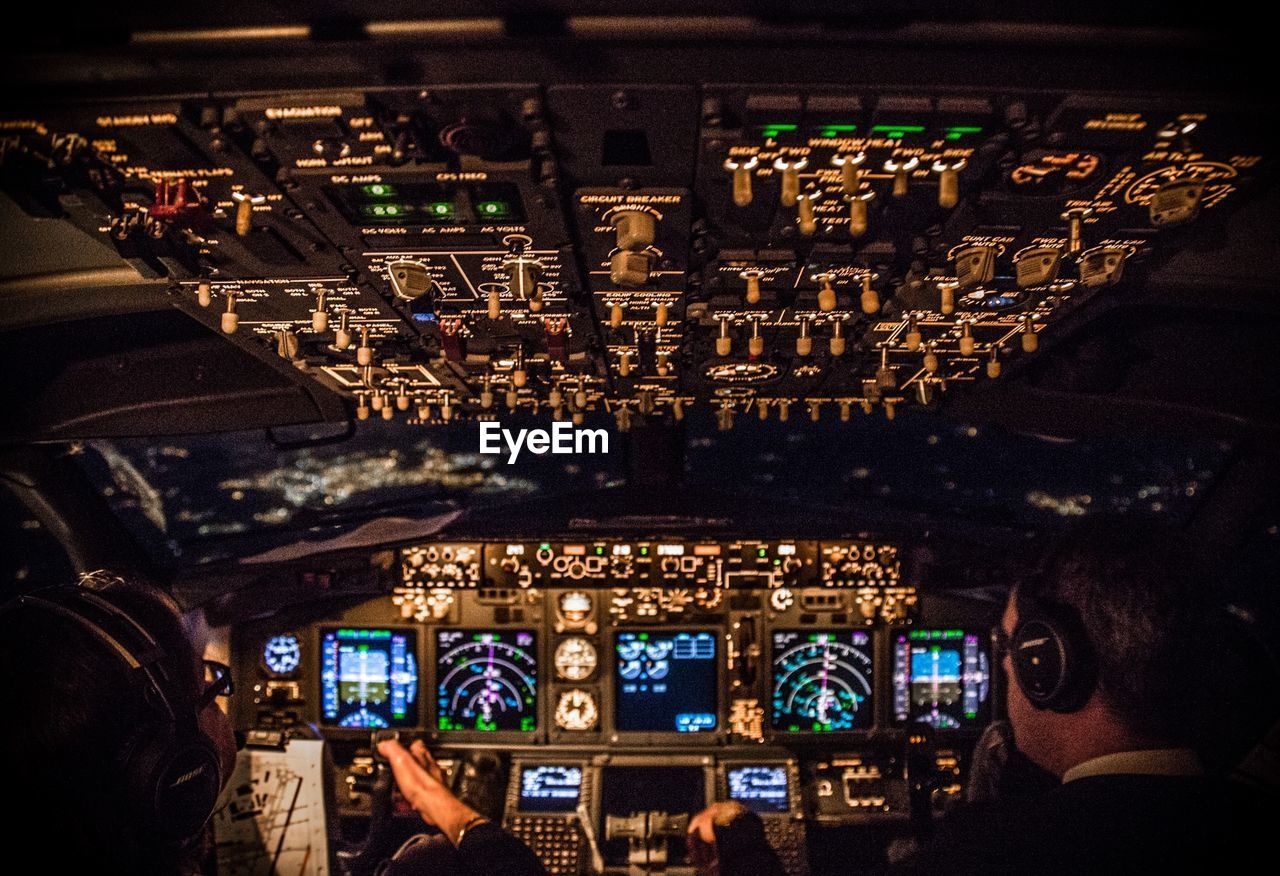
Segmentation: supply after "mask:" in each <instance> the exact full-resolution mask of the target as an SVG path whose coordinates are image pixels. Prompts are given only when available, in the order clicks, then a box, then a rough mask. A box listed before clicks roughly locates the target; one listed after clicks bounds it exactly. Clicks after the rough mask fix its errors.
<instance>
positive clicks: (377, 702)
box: [320, 627, 418, 727]
mask: <svg viewBox="0 0 1280 876" xmlns="http://www.w3.org/2000/svg"><path fill="white" fill-rule="evenodd" d="M415 645H416V639H415V637H414V634H413V632H412V631H409V630H379V629H362V628H354V627H342V628H339V629H323V630H321V631H320V703H321V719H322V720H321V723H324V724H328V725H331V726H337V727H407V726H412V725H414V724H417V723H418V715H417V708H416V707H417V702H418V664H417V660H416V659H415V657H414V649H415Z"/></svg>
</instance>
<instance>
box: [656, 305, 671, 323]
mask: <svg viewBox="0 0 1280 876" xmlns="http://www.w3.org/2000/svg"><path fill="white" fill-rule="evenodd" d="M670 315H671V308H669V307H668V306H667V302H665V301H662V302H659V303H658V306H657V307H655V308H654V311H653V321H654V322H655V323H657V324H658V325H660V326H663V325H666V324H667V321H668V320H669V319H670Z"/></svg>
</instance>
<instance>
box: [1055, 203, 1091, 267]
mask: <svg viewBox="0 0 1280 876" xmlns="http://www.w3.org/2000/svg"><path fill="white" fill-rule="evenodd" d="M1092 214H1093V210H1091V209H1090V208H1089V207H1072V208H1071V209H1070V210H1067V211H1065V212H1063V214H1062V217H1061V218H1062V220H1063V221H1064V222H1066V223H1067V253H1068V254H1069V255H1079V254H1080V252H1081V251H1082V250H1083V249H1084V220H1085V219H1087V218H1088V217H1089V216H1091V215H1092Z"/></svg>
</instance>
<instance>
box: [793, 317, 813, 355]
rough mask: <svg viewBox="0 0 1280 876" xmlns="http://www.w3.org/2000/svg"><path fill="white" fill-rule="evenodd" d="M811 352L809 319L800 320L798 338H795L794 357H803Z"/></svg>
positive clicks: (811, 339)
mask: <svg viewBox="0 0 1280 876" xmlns="http://www.w3.org/2000/svg"><path fill="white" fill-rule="evenodd" d="M812 352H813V337H812V336H811V335H810V334H809V319H808V318H807V317H804V318H802V319H801V320H800V336H799V337H797V338H796V355H797V356H801V357H805V356H808V355H809V354H811V353H812Z"/></svg>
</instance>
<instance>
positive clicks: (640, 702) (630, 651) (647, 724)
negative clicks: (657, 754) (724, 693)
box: [614, 630, 718, 733]
mask: <svg viewBox="0 0 1280 876" xmlns="http://www.w3.org/2000/svg"><path fill="white" fill-rule="evenodd" d="M614 648H615V650H616V652H617V654H616V656H617V663H616V666H615V668H614V682H615V684H616V689H617V693H618V696H617V702H618V705H617V716H616V724H617V729H619V730H623V731H632V732H642V733H707V732H711V731H714V730H715V729H716V726H717V724H718V716H717V712H718V707H717V703H718V691H717V687H718V685H717V681H716V679H717V663H716V637H715V634H714V633H710V632H670V631H666V630H662V631H652V632H626V633H616V634H615V638H614Z"/></svg>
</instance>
